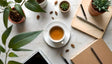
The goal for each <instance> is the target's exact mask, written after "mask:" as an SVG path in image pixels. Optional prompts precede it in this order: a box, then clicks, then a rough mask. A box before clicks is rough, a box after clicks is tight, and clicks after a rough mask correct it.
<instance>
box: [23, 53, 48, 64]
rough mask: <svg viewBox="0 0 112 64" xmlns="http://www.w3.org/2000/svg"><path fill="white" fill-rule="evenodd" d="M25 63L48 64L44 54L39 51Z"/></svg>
mask: <svg viewBox="0 0 112 64" xmlns="http://www.w3.org/2000/svg"><path fill="white" fill-rule="evenodd" d="M24 64H48V63H47V61H46V60H45V59H44V58H43V56H42V55H41V54H40V53H39V52H38V53H36V54H35V55H34V56H32V57H31V58H30V59H29V60H27V61H26V62H25V63H24Z"/></svg>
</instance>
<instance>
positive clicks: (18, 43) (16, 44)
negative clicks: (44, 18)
mask: <svg viewBox="0 0 112 64" xmlns="http://www.w3.org/2000/svg"><path fill="white" fill-rule="evenodd" d="M41 32H42V31H34V32H28V33H21V34H18V35H16V36H14V37H13V38H12V39H11V40H10V42H9V48H12V49H18V48H20V47H22V46H24V45H26V44H28V43H30V42H31V41H32V40H34V39H35V38H36V37H37V36H38V35H39V34H40V33H41Z"/></svg>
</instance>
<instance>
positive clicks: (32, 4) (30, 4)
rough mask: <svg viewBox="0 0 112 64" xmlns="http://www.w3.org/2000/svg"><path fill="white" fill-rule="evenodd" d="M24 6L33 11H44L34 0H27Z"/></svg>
mask: <svg viewBox="0 0 112 64" xmlns="http://www.w3.org/2000/svg"><path fill="white" fill-rule="evenodd" d="M25 6H26V8H28V9H29V10H31V11H34V12H45V11H44V10H43V9H42V8H41V7H40V5H39V4H38V3H37V2H36V1H35V0H28V1H27V2H26V3H25Z"/></svg>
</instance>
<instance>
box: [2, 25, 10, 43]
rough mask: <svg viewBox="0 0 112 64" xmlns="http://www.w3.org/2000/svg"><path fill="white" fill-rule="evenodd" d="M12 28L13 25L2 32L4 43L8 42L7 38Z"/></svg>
mask: <svg viewBox="0 0 112 64" xmlns="http://www.w3.org/2000/svg"><path fill="white" fill-rule="evenodd" d="M11 30H12V26H10V27H9V28H7V30H5V32H4V33H3V34H2V43H3V44H4V45H5V44H6V40H7V38H8V36H9V35H10V32H11Z"/></svg>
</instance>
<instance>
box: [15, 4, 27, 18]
mask: <svg viewBox="0 0 112 64" xmlns="http://www.w3.org/2000/svg"><path fill="white" fill-rule="evenodd" d="M14 7H15V9H16V10H17V11H18V12H19V13H20V14H21V15H23V16H24V17H26V16H25V14H24V12H23V10H22V7H21V6H20V5H19V4H15V6H14Z"/></svg>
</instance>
